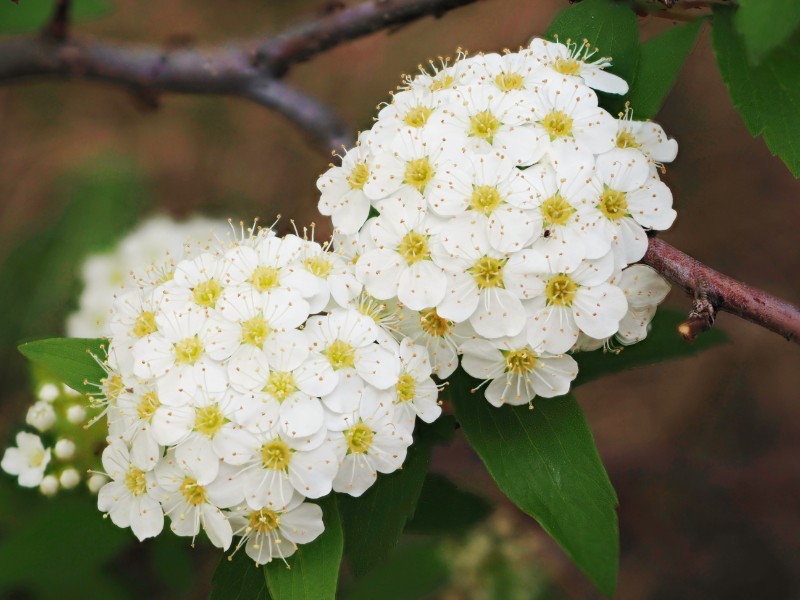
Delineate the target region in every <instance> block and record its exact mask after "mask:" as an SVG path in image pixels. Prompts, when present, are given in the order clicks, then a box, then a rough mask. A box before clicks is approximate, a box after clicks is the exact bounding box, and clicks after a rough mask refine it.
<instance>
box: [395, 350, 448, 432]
mask: <svg viewBox="0 0 800 600" xmlns="http://www.w3.org/2000/svg"><path fill="white" fill-rule="evenodd" d="M399 353H400V362H401V364H402V370H401V371H400V377H399V378H398V380H397V384H396V385H395V389H394V393H395V422H397V423H398V424H400V425H405V426H406V428H407V429H408V431H409V433H410V432H411V431H413V430H414V422H415V421H416V418H417V417H418V416H419V418H420V419H422V420H423V421H425V422H426V423H433V422H434V421H435V420H436V419H437V418H439V415H441V414H442V408H441V406H439V403H438V398H439V388H438V387H436V383H435V382H434V381H433V379H431V374H432V372H433V371H432V369H431V364H430V361H429V360H428V351H427V350H426V349H425V348H424V347H422V346H418V345H417V344H415V343H414V342H412V341H411V340H409V339H404V340H403V341H402V342H400V348H399Z"/></svg>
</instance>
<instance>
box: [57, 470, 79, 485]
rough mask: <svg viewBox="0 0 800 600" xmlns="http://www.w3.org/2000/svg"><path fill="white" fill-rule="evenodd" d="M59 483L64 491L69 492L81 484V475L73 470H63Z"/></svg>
mask: <svg viewBox="0 0 800 600" xmlns="http://www.w3.org/2000/svg"><path fill="white" fill-rule="evenodd" d="M59 481H60V482H61V486H62V487H63V488H64V489H65V490H71V489H72V488H74V487H75V486H76V485H78V484H79V483H80V482H81V475H80V473H78V471H77V470H75V469H72V468H70V469H64V472H63V473H61V477H60V478H59Z"/></svg>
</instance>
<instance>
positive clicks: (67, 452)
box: [55, 439, 75, 487]
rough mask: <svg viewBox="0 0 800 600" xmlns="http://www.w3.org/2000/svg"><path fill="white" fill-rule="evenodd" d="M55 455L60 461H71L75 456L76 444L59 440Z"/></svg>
mask: <svg viewBox="0 0 800 600" xmlns="http://www.w3.org/2000/svg"><path fill="white" fill-rule="evenodd" d="M55 453H56V458H58V459H60V460H70V459H71V458H72V457H73V456H75V442H73V441H72V440H67V439H61V440H58V441H57V442H56V447H55ZM64 487H66V486H64Z"/></svg>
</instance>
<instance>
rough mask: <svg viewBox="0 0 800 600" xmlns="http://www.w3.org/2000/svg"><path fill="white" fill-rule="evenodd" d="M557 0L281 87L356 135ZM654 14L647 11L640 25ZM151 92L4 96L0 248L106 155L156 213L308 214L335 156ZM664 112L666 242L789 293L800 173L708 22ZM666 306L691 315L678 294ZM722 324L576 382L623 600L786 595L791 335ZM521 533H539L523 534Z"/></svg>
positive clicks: (386, 46) (270, 14) (187, 32)
mask: <svg viewBox="0 0 800 600" xmlns="http://www.w3.org/2000/svg"><path fill="white" fill-rule="evenodd" d="M323 4H324V3H323V2H322V1H321V0H304V1H292V2H289V1H281V2H265V1H263V0H262V1H257V0H229V1H228V2H224V3H220V2H211V1H208V0H203V1H197V0H195V1H192V2H190V1H188V0H183V1H181V0H161V1H160V2H154V1H152V0H151V1H146V2H136V1H134V0H117V1H116V4H115V6H116V8H115V10H114V12H113V13H112V14H110V15H109V16H108V17H106V18H104V19H101V20H97V21H93V22H89V23H85V24H81V25H79V26H78V27H77V30H78V31H79V32H80V33H83V34H92V35H98V36H104V37H108V38H112V39H117V40H129V41H147V42H152V43H162V42H165V41H167V40H168V39H170V37H171V36H174V35H176V34H177V35H180V36H182V37H184V38H185V39H190V40H194V41H196V42H197V43H207V42H215V41H220V40H224V39H228V38H230V37H239V36H250V35H253V34H259V33H269V32H273V31H277V30H279V29H280V28H281V26H282V25H284V24H286V23H288V22H291V21H292V20H295V19H298V18H301V17H303V16H307V15H313V14H314V13H316V12H318V11H321V10H322V8H323ZM566 5H567V2H566V1H565V0H543V1H540V2H531V1H530V0H486V1H483V2H480V3H478V4H477V5H474V6H468V7H466V8H461V9H458V10H456V11H453V12H451V13H449V14H447V15H446V16H444V17H443V18H442V19H441V20H439V21H436V20H433V19H425V20H424V21H421V22H419V23H416V24H412V25H410V26H407V27H404V28H402V29H401V30H400V31H398V32H396V33H394V34H392V35H386V34H383V33H381V34H377V35H373V36H371V37H369V38H366V39H362V40H358V41H356V42H352V43H349V44H346V45H343V46H340V47H339V48H336V49H335V50H333V51H331V52H328V53H326V54H324V55H322V56H320V57H317V58H315V59H314V60H312V61H311V62H309V63H307V64H304V65H301V66H299V67H298V68H296V69H295V70H293V71H292V72H291V74H290V76H289V78H288V79H289V81H290V82H291V83H293V84H295V85H297V86H298V87H300V88H302V89H304V90H307V91H308V92H310V93H313V94H316V95H317V96H318V97H319V98H321V99H323V100H325V101H327V102H329V103H330V104H331V105H333V106H334V107H335V108H336V110H338V112H339V113H340V114H341V115H342V117H343V118H344V119H345V120H346V121H347V122H348V123H350V124H351V125H352V126H353V127H354V128H359V127H361V128H363V127H367V126H369V124H370V119H371V116H372V115H373V114H374V112H375V105H376V104H378V102H381V101H383V100H385V99H386V98H387V91H388V90H390V89H393V88H394V87H395V86H396V84H397V83H398V80H399V76H400V74H401V73H405V72H410V71H412V70H413V69H415V67H416V65H417V64H418V63H421V62H424V61H426V60H427V59H429V58H435V57H436V56H438V55H440V54H441V55H448V54H449V55H452V54H453V52H454V50H455V49H456V48H457V47H459V46H463V47H465V48H467V49H469V50H471V51H479V50H485V51H493V50H500V49H502V48H506V47H508V48H516V47H517V46H518V45H520V44H523V43H525V42H526V41H527V40H528V39H529V38H530V37H531V36H533V35H535V34H540V33H542V32H543V31H544V30H545V28H546V26H547V24H548V23H549V21H550V19H551V18H552V16H553V15H554V14H555V12H556V11H557V10H558V9H560V8H563V7H564V6H566ZM668 25H669V23H668V22H665V21H662V20H659V19H654V18H651V19H649V20H647V19H644V20H641V30H642V35H643V37H644V38H647V37H649V36H651V35H653V34H654V33H657V32H658V31H660V30H661V29H663V28H664V27H666V26H668ZM161 100H162V101H161V107H160V108H159V109H158V110H156V111H144V112H143V111H142V110H141V109H140V108H139V107H138V106H137V104H136V103H135V102H133V101H132V99H131V97H129V96H128V95H127V94H126V93H124V92H122V91H120V90H118V89H112V88H109V87H104V86H100V85H95V84H88V83H61V82H57V81H47V82H29V83H25V84H15V85H12V86H7V87H3V88H0V115H1V116H0V260H4V259H5V257H6V256H7V254H8V253H9V252H10V251H11V249H12V248H13V246H14V245H15V244H16V243H17V242H18V241H19V240H21V239H23V238H25V237H27V236H29V235H31V234H33V233H35V231H37V229H39V228H41V227H43V226H44V224H45V223H46V222H47V221H48V219H49V218H50V215H51V214H53V212H54V211H59V210H61V209H62V208H63V202H64V198H63V197H62V196H60V195H59V194H54V193H53V189H54V187H53V186H54V181H56V180H57V178H58V177H59V176H60V175H61V174H62V173H65V172H68V171H70V170H71V169H74V168H75V167H77V166H79V165H81V164H84V163H86V162H87V161H91V160H93V159H94V158H95V157H97V156H99V155H103V154H109V153H115V154H119V155H122V156H125V157H129V158H130V159H131V160H133V161H134V162H135V163H136V164H137V165H138V166H139V167H140V169H141V171H142V172H143V173H144V174H145V177H146V180H147V181H148V183H149V188H148V189H149V191H150V197H149V200H148V201H149V203H150V205H151V208H155V207H161V208H162V209H164V210H168V211H170V212H172V213H175V214H178V215H182V214H187V213H189V212H193V211H203V212H206V213H211V214H217V215H221V216H234V217H235V218H240V217H246V218H250V217H252V216H256V215H258V216H261V217H263V218H264V220H270V221H271V217H272V216H273V215H274V214H275V213H282V214H284V215H287V216H289V215H291V216H293V217H294V218H295V219H296V220H298V221H300V222H307V221H311V220H315V221H317V222H320V221H321V219H320V218H319V217H315V206H316V201H317V194H316V188H315V179H316V176H317V175H318V174H319V173H321V172H322V171H323V170H324V169H325V168H326V165H327V163H328V162H329V158H328V157H326V156H323V155H321V154H320V153H319V152H318V151H317V150H316V149H315V148H313V147H312V146H311V145H310V143H309V142H308V140H307V139H306V138H305V137H304V135H303V134H302V133H301V132H299V131H297V130H296V129H295V128H294V127H293V126H292V125H290V124H288V123H287V122H285V121H284V120H283V119H282V118H281V116H280V115H277V114H274V113H271V112H269V111H267V110H265V109H263V108H260V107H257V106H255V105H251V104H248V103H246V102H244V101H240V100H233V99H220V98H197V97H183V96H165V97H163V98H162V99H161ZM634 108H635V107H634ZM658 120H659V121H660V122H661V123H662V124H663V126H664V127H665V129H666V130H667V131H668V132H669V133H670V134H671V135H673V136H674V137H676V138H677V139H678V141H679V143H680V153H679V158H678V160H677V162H676V163H675V164H674V165H672V166H670V168H669V171H668V173H667V175H666V176H665V179H666V181H667V182H668V184H669V185H670V186H671V187H672V190H673V192H674V195H675V200H676V204H677V209H678V211H679V218H678V221H677V222H676V224H675V226H674V227H673V229H672V230H671V231H670V232H668V233H667V234H666V235H664V238H665V239H666V240H668V241H669V242H671V243H673V244H675V245H676V246H678V247H679V248H681V249H682V250H684V251H686V252H688V253H689V254H691V255H693V256H696V257H697V258H699V259H701V260H703V261H704V262H706V263H708V264H710V265H712V266H714V267H716V268H718V269H719V270H721V271H723V272H725V273H727V274H730V275H733V276H735V277H738V278H741V279H743V280H745V281H747V282H748V283H750V284H753V285H755V286H758V287H761V288H764V289H766V290H769V291H770V292H773V293H775V294H777V295H779V296H781V297H783V298H785V299H787V300H789V301H792V302H794V303H800V285H799V281H798V273H800V252H799V251H798V242H797V224H798V223H799V222H800V185H798V182H797V181H795V180H794V179H793V178H792V176H791V175H790V173H789V172H788V170H787V169H786V168H785V167H784V165H783V164H782V163H781V162H780V161H779V160H778V159H777V158H774V157H772V156H770V153H769V151H768V149H767V148H766V146H765V145H764V143H763V142H762V141H761V140H760V139H753V138H751V137H750V135H749V134H748V132H747V131H746V130H745V128H744V125H743V124H742V122H741V119H740V118H739V116H738V114H737V113H736V112H735V111H734V109H733V107H732V106H731V103H730V99H729V98H728V96H727V92H726V90H725V87H724V85H723V83H722V81H721V79H720V76H719V74H718V72H717V69H716V65H715V62H714V57H713V53H712V51H711V47H710V43H709V39H708V31H704V32H703V34H702V36H701V39H700V42H699V43H698V45H697V47H696V49H695V51H694V53H693V54H692V56H691V57H690V59H689V61H688V63H687V65H686V68H685V69H684V71H683V73H682V74H681V76H680V79H679V81H678V84H677V86H676V87H675V89H674V90H673V92H672V93H671V95H670V96H669V98H668V100H667V105H666V106H665V107H664V109H663V110H662V111H661V114H660V115H659V118H658ZM323 230H324V231H325V232H327V231H328V230H329V229H328V223H327V222H325V223H324V224H323ZM0 293H2V294H13V293H14V290H13V289H4V290H2V291H0ZM668 303H669V304H671V305H673V306H676V307H681V308H685V309H687V310H688V302H687V299H686V298H684V297H683V296H682V295H681V294H680V293H679V292H674V293H673V294H672V295H671V296H670V298H669V299H668ZM2 318H3V319H9V318H12V319H13V315H2ZM718 327H720V328H721V329H724V330H725V331H726V332H727V333H728V334H729V336H730V338H731V343H730V344H728V345H727V346H725V347H722V348H718V349H715V350H712V351H710V352H708V353H706V354H704V355H702V356H701V357H700V358H697V359H693V360H692V359H688V360H683V361H679V362H673V363H666V364H662V365H658V366H655V367H650V368H647V369H641V370H638V371H634V372H629V373H626V374H622V375H618V376H615V377H613V378H607V379H603V380H601V381H599V382H596V383H593V384H591V385H589V386H586V387H585V388H583V389H582V390H581V392H580V394H579V399H580V400H581V402H582V404H583V406H584V408H585V410H586V412H587V415H588V418H589V420H590V422H591V425H592V427H593V429H594V432H595V435H596V437H597V441H598V445H599V448H600V451H601V454H602V455H603V458H604V460H605V462H606V465H607V468H608V470H609V474H610V476H611V479H612V481H613V483H614V484H615V486H616V488H617V490H618V493H619V496H620V502H621V507H620V513H619V514H620V522H621V531H622V571H621V574H620V583H619V593H618V598H621V599H634V598H655V599H662V598H664V599H666V598H692V599H694V598H697V599H707V598H730V599H739V598H741V599H751V598H770V599H783V598H786V599H789V598H800V510H799V509H800V460H798V451H800V435H799V434H800V418H798V417H799V416H800V407H799V406H798V400H800V392H799V391H798V390H799V389H800V347H798V346H797V345H796V344H790V343H788V342H786V341H784V340H782V339H781V338H780V337H778V336H777V335H775V334H772V333H769V332H767V331H765V330H763V329H760V328H758V327H756V326H754V325H750V324H748V323H745V322H743V321H740V320H738V319H736V318H734V317H731V316H729V315H722V316H721V317H720V318H719V320H718ZM3 397H4V401H3V405H2V408H0V439H2V440H8V439H9V433H10V430H11V429H12V428H14V427H16V426H17V425H18V424H20V423H21V422H22V419H23V417H24V412H23V411H24V405H25V403H27V402H28V397H27V396H26V394H25V393H24V392H19V391H17V390H4V391H3ZM457 439H458V436H457ZM436 467H437V469H439V470H447V471H449V472H451V473H453V474H454V477H456V478H458V479H459V480H460V481H462V482H464V484H465V485H467V486H469V487H472V488H473V489H478V490H480V489H481V487H482V484H483V483H484V481H485V482H486V483H487V484H488V482H489V480H488V477H485V476H484V475H483V474H482V471H481V468H480V465H479V463H478V461H477V459H476V458H474V457H473V456H472V455H471V454H470V453H469V452H468V451H467V450H466V448H465V446H464V444H463V440H460V442H457V444H456V446H455V447H454V448H452V449H448V450H445V451H442V452H441V453H440V455H439V456H438V457H437V461H436ZM478 472H480V473H481V475H480V476H479V477H476V475H475V473H478ZM531 535H541V534H540V533H539V532H538V530H536V529H535V528H531ZM541 543H542V551H541V560H542V561H543V563H544V565H545V566H546V567H547V568H548V570H550V571H551V572H552V573H553V574H554V576H555V577H556V578H557V581H558V587H559V588H561V589H562V590H563V595H564V596H566V597H568V598H591V597H595V592H593V591H592V590H591V588H590V586H589V585H588V584H587V583H586V582H585V580H584V579H583V578H582V577H581V576H580V575H579V574H578V573H577V571H576V570H575V569H574V568H573V567H572V566H571V565H570V564H569V563H568V561H567V560H566V559H565V558H564V557H563V556H562V555H561V554H560V553H559V552H558V550H557V549H556V548H555V546H554V544H552V543H551V542H549V541H548V540H546V539H545V537H544V536H542V542H541Z"/></svg>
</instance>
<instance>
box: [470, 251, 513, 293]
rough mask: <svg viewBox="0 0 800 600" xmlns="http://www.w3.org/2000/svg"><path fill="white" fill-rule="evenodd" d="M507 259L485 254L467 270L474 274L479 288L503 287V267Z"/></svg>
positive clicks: (473, 276)
mask: <svg viewBox="0 0 800 600" xmlns="http://www.w3.org/2000/svg"><path fill="white" fill-rule="evenodd" d="M505 264H506V261H505V260H504V259H502V258H492V257H491V256H484V257H483V258H479V259H478V260H477V261H476V262H475V264H474V265H472V266H471V267H470V268H469V269H467V271H468V272H469V273H470V274H471V275H472V278H473V279H474V280H475V283H477V284H478V287H479V288H495V287H499V288H501V287H503V267H504V266H505Z"/></svg>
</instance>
